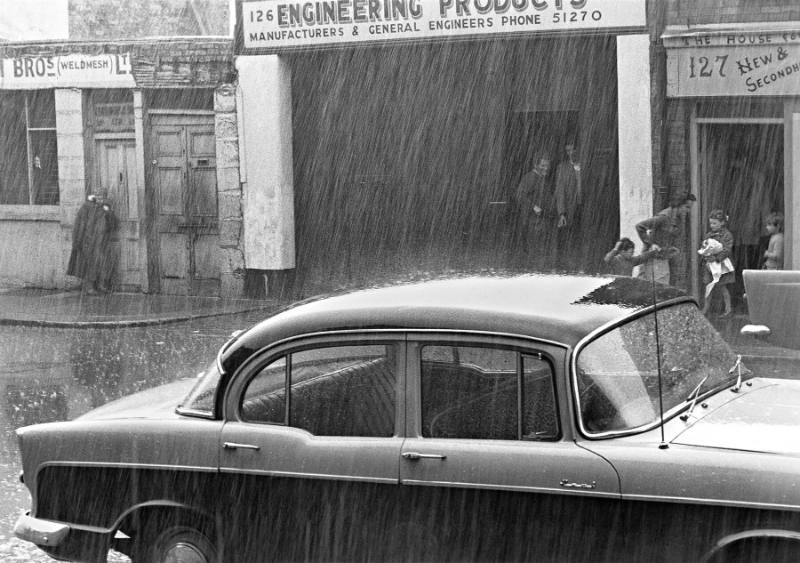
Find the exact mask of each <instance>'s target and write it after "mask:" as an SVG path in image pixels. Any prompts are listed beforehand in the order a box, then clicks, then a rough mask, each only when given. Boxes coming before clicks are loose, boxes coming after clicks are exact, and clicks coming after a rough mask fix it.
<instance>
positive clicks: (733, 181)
mask: <svg viewBox="0 0 800 563" xmlns="http://www.w3.org/2000/svg"><path fill="white" fill-rule="evenodd" d="M699 142H700V145H699V173H700V190H701V191H700V206H699V210H700V232H699V238H698V240H701V241H702V240H703V235H704V234H705V233H706V232H707V231H708V215H709V213H710V212H711V211H712V210H714V209H722V210H723V211H725V213H726V214H727V215H728V218H729V221H728V228H729V229H730V231H731V232H732V233H733V237H734V249H733V257H732V259H733V262H734V266H735V267H736V282H735V283H734V284H733V286H732V288H731V295H732V297H733V303H734V307H737V306H738V308H739V310H741V309H742V305H743V301H742V295H743V284H742V275H741V272H742V270H745V269H759V268H761V266H762V264H763V256H764V250H765V249H766V246H767V242H768V240H769V237H768V235H767V232H766V229H765V227H764V219H765V218H766V216H767V215H768V214H769V213H770V212H772V211H780V212H783V125H782V124H779V123H706V124H703V125H702V126H701V128H700V135H699ZM701 270H702V266H701ZM699 275H700V276H701V277H702V271H700V272H699ZM700 287H701V291H702V283H701V285H700Z"/></svg>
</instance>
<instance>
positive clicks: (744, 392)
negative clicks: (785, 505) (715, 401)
mask: <svg viewBox="0 0 800 563" xmlns="http://www.w3.org/2000/svg"><path fill="white" fill-rule="evenodd" d="M747 383H748V384H745V385H742V388H741V391H739V392H738V393H736V394H734V393H731V391H730V390H728V389H726V390H724V391H722V393H729V394H730V395H731V396H732V398H731V399H730V400H728V401H726V402H725V403H724V404H722V405H721V406H719V407H718V408H716V409H714V410H712V411H710V412H708V413H707V414H705V415H700V417H699V418H698V419H697V420H696V421H695V422H694V423H693V424H691V426H689V427H688V428H687V429H686V430H684V431H683V432H681V433H680V434H679V435H678V436H677V437H676V438H675V439H674V440H673V443H675V444H683V445H688V446H705V447H711V448H725V449H731V450H742V451H751V452H764V453H776V454H785V455H793V456H800V440H798V439H797V433H798V430H800V381H793V380H785V379H766V378H755V379H751V380H749V381H748V382H747ZM701 410H702V409H701V407H700V406H699V405H698V407H697V409H696V410H695V413H696V414H699V413H698V411H701Z"/></svg>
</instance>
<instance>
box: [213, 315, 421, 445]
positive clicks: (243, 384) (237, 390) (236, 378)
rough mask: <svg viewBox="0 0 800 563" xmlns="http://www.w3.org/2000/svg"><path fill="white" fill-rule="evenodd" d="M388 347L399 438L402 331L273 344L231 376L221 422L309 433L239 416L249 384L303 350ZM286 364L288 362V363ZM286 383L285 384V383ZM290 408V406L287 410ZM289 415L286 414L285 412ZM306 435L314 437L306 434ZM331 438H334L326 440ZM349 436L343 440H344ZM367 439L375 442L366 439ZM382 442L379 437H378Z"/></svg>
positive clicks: (320, 336) (329, 335)
mask: <svg viewBox="0 0 800 563" xmlns="http://www.w3.org/2000/svg"><path fill="white" fill-rule="evenodd" d="M380 344H385V345H391V344H395V345H396V346H397V358H398V359H397V362H398V366H397V369H398V373H397V380H396V383H395V418H394V432H393V434H392V436H393V437H397V436H399V435H402V428H404V426H405V421H404V416H405V410H406V407H405V392H404V390H405V386H406V375H405V374H406V366H405V361H406V357H407V352H406V335H405V331H403V330H391V329H378V330H354V331H350V330H346V331H332V332H324V333H311V334H304V335H297V336H294V337H291V338H288V339H285V340H281V341H279V342H276V343H273V344H271V345H269V346H266V347H264V348H262V349H261V350H259V351H257V352H255V353H254V354H252V355H251V356H250V358H248V359H247V360H246V361H245V362H243V363H242V365H241V366H240V367H239V369H237V370H236V372H235V373H234V374H233V375H232V377H231V379H230V382H229V384H228V386H227V388H226V390H225V396H224V399H223V409H222V419H223V421H225V422H237V423H242V424H247V425H252V426H254V427H258V426H270V427H278V428H280V427H282V428H286V429H291V430H299V431H303V432H308V431H307V430H305V429H303V428H299V427H295V426H291V425H289V424H288V422H289V420H288V417H287V416H285V417H284V421H283V422H282V423H279V422H265V421H249V420H246V419H244V418H243V417H242V416H241V400H242V398H243V396H244V394H245V393H246V392H247V388H248V386H249V384H250V382H251V381H252V380H253V378H255V377H256V376H257V375H258V374H259V373H260V372H261V370H262V369H263V368H264V367H267V366H268V365H270V364H271V363H272V362H274V361H276V360H278V359H280V358H281V357H286V355H288V354H291V353H297V352H301V351H304V350H309V349H314V348H320V347H328V346H333V347H335V346H359V345H361V346H364V345H380ZM287 364H288V362H287ZM287 382H288V381H287ZM289 408H291V406H290V407H289ZM286 413H287V414H288V410H287V411H286ZM309 435H312V436H314V435H315V434H312V433H310V432H309ZM325 437H326V438H331V437H333V436H325ZM347 437H348V436H342V438H347ZM366 438H376V437H370V436H366ZM381 438H382V437H381ZM376 439H380V438H376Z"/></svg>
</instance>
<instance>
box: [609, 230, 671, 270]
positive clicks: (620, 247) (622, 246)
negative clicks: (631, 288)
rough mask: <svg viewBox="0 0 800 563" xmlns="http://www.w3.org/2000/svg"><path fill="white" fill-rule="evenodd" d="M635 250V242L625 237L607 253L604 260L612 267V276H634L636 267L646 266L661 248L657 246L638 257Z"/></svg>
mask: <svg viewBox="0 0 800 563" xmlns="http://www.w3.org/2000/svg"><path fill="white" fill-rule="evenodd" d="M634 249H635V245H634V244H633V241H632V240H631V239H629V238H627V237H623V238H621V239H619V240H618V241H617V244H615V245H614V248H612V249H611V250H609V251H608V253H606V255H605V257H604V258H603V260H604V261H605V263H606V264H608V265H609V266H610V268H611V273H612V274H614V275H616V276H628V277H630V276H632V275H633V267H634V266H639V265H641V264H644V263H645V262H647V261H648V260H649V259H650V258H652V257H653V256H654V255H655V254H656V253H657V252H658V251H659V248H658V247H657V246H655V247H654V248H651V249H650V250H647V251H645V252H642V253H641V254H639V255H638V256H634V255H633V251H634Z"/></svg>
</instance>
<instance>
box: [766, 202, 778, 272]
mask: <svg viewBox="0 0 800 563" xmlns="http://www.w3.org/2000/svg"><path fill="white" fill-rule="evenodd" d="M766 226H767V232H768V233H769V245H768V246H767V251H766V252H764V258H766V260H765V261H764V269H765V270H783V213H770V214H769V215H768V216H767V220H766Z"/></svg>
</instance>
